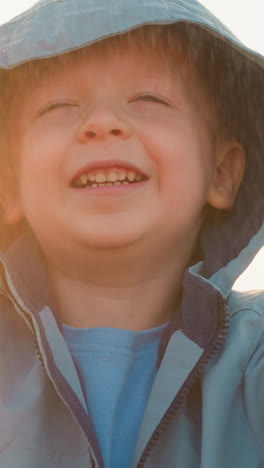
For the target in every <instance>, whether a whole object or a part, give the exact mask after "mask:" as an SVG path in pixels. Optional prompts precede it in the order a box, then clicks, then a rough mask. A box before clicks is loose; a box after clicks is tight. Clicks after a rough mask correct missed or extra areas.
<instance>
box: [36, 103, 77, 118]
mask: <svg viewBox="0 0 264 468" xmlns="http://www.w3.org/2000/svg"><path fill="white" fill-rule="evenodd" d="M62 107H79V105H78V104H77V103H75V102H73V101H65V100H63V101H56V102H51V103H48V104H46V105H45V106H44V107H42V108H41V109H40V110H39V111H38V113H37V117H39V116H41V115H44V114H46V113H47V112H49V111H52V110H55V109H59V108H62Z"/></svg>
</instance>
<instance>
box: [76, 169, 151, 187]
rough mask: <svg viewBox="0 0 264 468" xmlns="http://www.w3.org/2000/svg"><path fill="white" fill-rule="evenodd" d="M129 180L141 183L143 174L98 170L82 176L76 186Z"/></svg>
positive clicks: (122, 170)
mask: <svg viewBox="0 0 264 468" xmlns="http://www.w3.org/2000/svg"><path fill="white" fill-rule="evenodd" d="M126 179H128V180H129V181H130V182H133V181H135V180H136V181H139V180H142V179H143V176H142V175H141V174H136V172H134V171H126V170H125V169H119V170H117V169H110V170H109V171H106V170H97V171H93V172H89V173H88V174H82V175H81V176H80V177H78V179H77V180H76V181H75V185H77V186H78V185H86V184H87V183H88V182H91V183H97V184H101V183H106V182H113V183H114V182H118V181H120V182H123V181H125V180H126Z"/></svg>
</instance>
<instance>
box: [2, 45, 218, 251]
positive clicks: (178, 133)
mask: <svg viewBox="0 0 264 468" xmlns="http://www.w3.org/2000/svg"><path fill="white" fill-rule="evenodd" d="M21 107H22V109H21V111H20V114H19V119H18V121H17V126H16V127H15V128H16V132H17V141H18V144H17V145H16V161H15V165H16V169H15V175H14V178H15V185H16V194H15V195H14V194H13V195H12V197H10V203H9V202H8V203H7V204H6V209H5V212H6V215H5V217H6V220H7V222H13V221H15V220H17V219H18V218H19V217H20V216H25V217H26V219H27V221H28V223H29V224H30V226H31V228H32V230H33V232H34V234H35V235H36V237H37V239H38V240H39V242H40V244H41V246H42V249H43V251H44V252H45V253H46V255H47V256H48V257H49V256H50V257H51V256H52V255H53V254H54V253H56V252H58V251H61V252H64V253H65V255H67V252H69V251H70V252H71V254H72V252H74V250H76V252H77V250H78V252H80V251H81V250H83V252H85V251H88V250H89V248H91V249H101V248H103V249H109V248H121V247H127V246H129V245H135V244H137V243H141V244H142V243H143V244H142V245H144V244H145V245H153V247H154V248H158V247H161V246H162V245H171V247H173V248H174V249H175V255H184V256H185V257H186V258H187V257H188V256H189V255H190V254H191V250H192V248H193V245H194V243H195V240H196V237H197V235H198V232H199V229H200V226H201V223H202V219H203V210H204V207H205V205H206V204H207V202H208V201H209V203H210V204H212V205H214V204H216V205H217V196H216V198H215V192H216V189H215V180H216V174H217V169H216V167H217V161H218V160H217V156H216V155H215V154H213V147H212V142H211V138H210V132H209V125H208V123H207V118H206V106H204V108H202V107H201V106H200V105H199V104H198V101H197V100H195V101H194V100H193V93H191V83H188V82H186V81H185V82H184V79H183V76H182V74H181V73H180V72H177V69H176V67H173V70H172V69H170V68H169V66H168V64H167V62H166V61H165V60H164V62H162V61H161V60H160V57H155V56H153V54H149V53H148V52H147V51H141V52H139V51H138V50H137V49H134V48H131V49H130V50H127V49H126V50H125V51H124V50H122V48H120V49H119V50H115V51H111V53H110V51H107V50H106V51H105V53H102V54H101V55H98V54H95V53H93V50H92V48H90V49H88V48H87V50H86V52H85V54H84V55H83V57H82V59H80V60H72V61H69V62H68V63H67V64H66V65H65V66H62V65H61V66H60V67H56V70H55V69H54V73H52V67H51V73H48V74H47V76H45V77H41V79H40V80H39V84H38V85H35V86H34V88H33V89H32V90H30V93H28V94H27V95H26V97H25V102H24V105H23V106H21ZM124 182H125V183H124ZM131 182H132V183H131ZM102 184H106V185H102ZM108 184H116V185H108ZM215 200H216V201H215ZM87 249H88V250H87Z"/></svg>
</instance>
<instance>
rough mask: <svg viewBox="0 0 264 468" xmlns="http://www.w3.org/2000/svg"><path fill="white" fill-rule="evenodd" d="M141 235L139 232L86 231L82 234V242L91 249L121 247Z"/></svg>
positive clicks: (135, 241) (130, 243)
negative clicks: (84, 234)
mask: <svg viewBox="0 0 264 468" xmlns="http://www.w3.org/2000/svg"><path fill="white" fill-rule="evenodd" d="M141 237H142V236H140V235H139V233H131V231H130V232H129V233H120V232H117V229H116V230H115V232H109V231H107V229H105V232H100V233H98V232H97V233H88V234H87V235H86V236H85V237H84V236H82V242H83V244H84V245H85V246H86V247H87V248H93V249H106V250H107V249H122V248H126V247H130V246H132V245H134V244H136V243H137V242H139V241H140V239H141Z"/></svg>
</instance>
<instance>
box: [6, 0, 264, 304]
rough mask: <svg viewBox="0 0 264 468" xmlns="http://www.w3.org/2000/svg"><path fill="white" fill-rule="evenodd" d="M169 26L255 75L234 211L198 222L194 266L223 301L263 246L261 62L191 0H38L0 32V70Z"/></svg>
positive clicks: (246, 82)
mask: <svg viewBox="0 0 264 468" xmlns="http://www.w3.org/2000/svg"><path fill="white" fill-rule="evenodd" d="M176 22H185V23H186V22H187V23H189V24H196V25H197V26H199V27H201V28H204V29H205V30H206V31H207V33H208V35H211V37H212V40H213V38H214V37H220V38H221V39H222V41H223V43H224V46H225V47H226V48H227V49H231V50H232V57H233V66H234V67H236V62H237V60H238V57H239V56H241V54H242V55H243V56H244V57H245V60H246V61H248V64H251V65H250V66H252V67H254V69H255V76H256V79H255V80H253V81H252V79H248V77H247V76H241V80H243V87H244V92H245V94H246V95H247V96H249V100H248V102H249V103H250V104H249V106H248V109H247V122H248V125H247V126H246V132H245V133H246V135H245V139H244V144H245V146H246V152H247V165H246V173H245V177H244V180H243V182H242V185H241V188H240V191H239V193H238V197H237V201H236V203H235V206H234V207H233V209H232V210H231V211H230V212H228V213H226V214H225V215H224V216H221V219H219V217H217V216H213V217H212V219H211V221H210V223H207V224H205V226H204V229H203V231H202V233H201V238H200V249H199V251H200V252H201V253H200V257H199V260H201V262H200V263H199V264H198V265H197V266H195V267H193V270H194V271H195V272H199V273H200V274H202V275H203V276H205V277H206V278H209V279H210V280H211V281H212V282H214V284H215V285H216V286H218V287H219V288H220V289H221V291H222V293H223V294H224V295H228V292H229V291H230V289H231V288H232V285H233V283H234V282H235V280H236V278H237V277H238V276H239V275H240V274H241V273H242V272H243V271H244V269H245V268H246V267H247V266H248V264H249V263H250V262H251V260H252V259H253V257H254V256H255V254H256V253H257V252H258V250H259V249H260V247H261V246H262V245H263V243H264V226H263V220H264V196H263V180H264V132H263V121H264V98H263V96H264V89H263V88H264V60H263V57H261V55H260V54H258V53H256V52H254V51H252V50H250V49H249V48H247V47H246V46H244V45H243V44H242V43H241V42H240V41H239V40H238V39H237V38H236V37H235V36H234V35H233V34H232V33H231V32H230V31H229V29H227V28H226V27H225V26H224V25H223V24H222V23H221V22H220V21H218V20H217V18H215V17H214V16H213V15H212V14H211V13H210V12H209V11H208V10H207V9H206V8H205V7H204V6H203V5H201V4H200V3H199V2H197V1H196V0H133V1H131V0H121V1H120V0H111V1H110V0H41V1H39V2H38V3H36V4H35V5H34V6H33V7H32V8H30V9H29V10H27V11H26V12H24V13H23V14H21V15H19V16H17V17H16V18H14V19H12V20H11V21H10V22H8V23H6V24H3V25H1V26H0V68H3V69H10V68H14V67H17V66H18V65H20V64H22V63H25V62H28V61H31V60H34V59H40V58H47V57H52V56H56V55H60V54H64V53H67V52H69V51H72V50H75V49H78V48H81V47H85V46H87V45H90V44H92V43H94V42H96V41H100V40H102V39H105V38H107V37H111V36H114V35H117V34H122V33H125V32H127V31H129V30H132V29H135V28H138V27H141V26H143V25H147V24H163V25H166V24H168V25H169V24H172V23H176ZM229 56H230V55H229Z"/></svg>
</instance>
